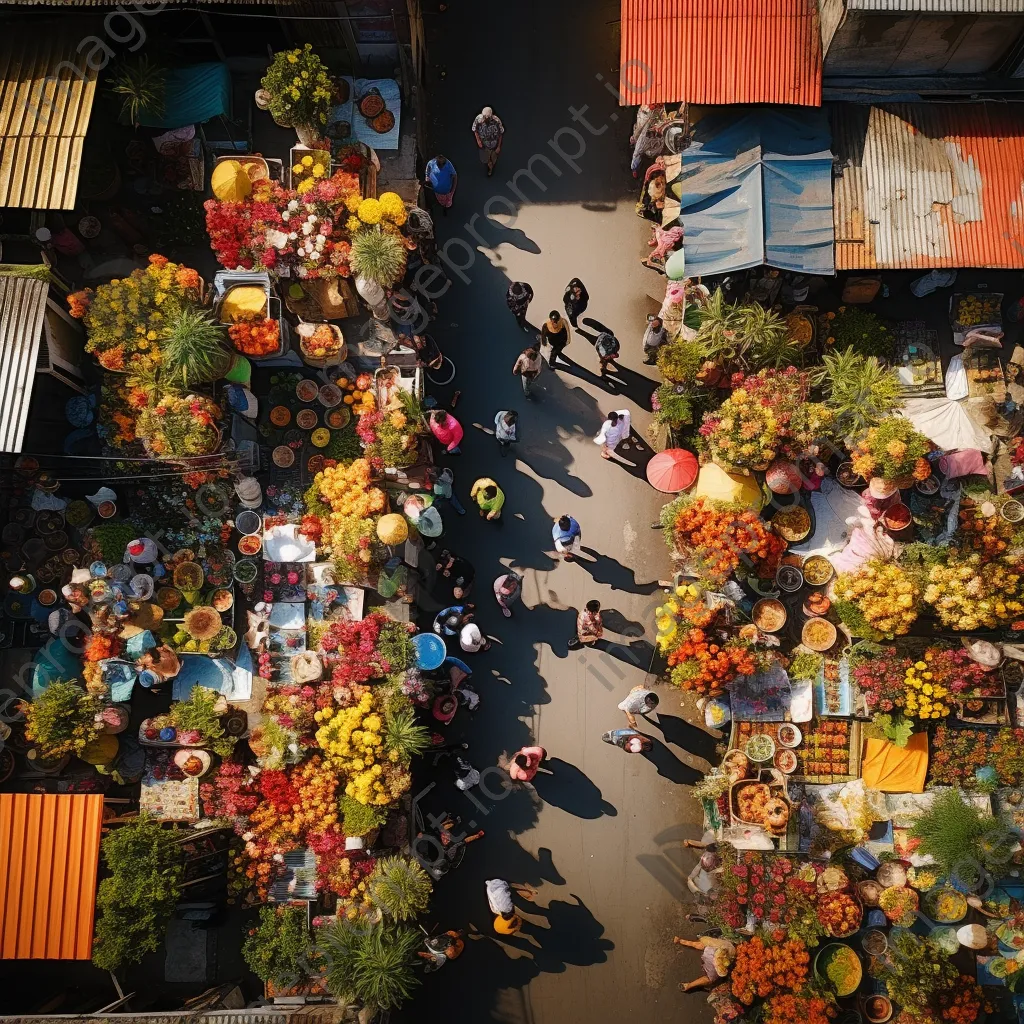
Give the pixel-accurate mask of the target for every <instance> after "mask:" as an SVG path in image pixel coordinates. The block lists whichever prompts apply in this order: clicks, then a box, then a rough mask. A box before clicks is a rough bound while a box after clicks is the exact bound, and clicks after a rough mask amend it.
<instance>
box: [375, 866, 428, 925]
mask: <svg viewBox="0 0 1024 1024" xmlns="http://www.w3.org/2000/svg"><path fill="white" fill-rule="evenodd" d="M433 888H434V886H433V883H432V882H431V881H430V875H428V874H427V873H426V871H424V870H423V868H421V867H420V865H419V864H418V863H417V862H416V861H414V860H409V859H408V858H406V857H383V858H381V859H380V860H378V861H377V864H376V867H374V869H373V874H372V875H370V882H369V886H368V888H367V895H368V896H369V897H370V902H371V903H372V904H373V905H374V906H375V907H378V908H379V909H380V910H382V911H383V912H384V913H385V914H387V915H388V917H393V918H394V919H395V920H396V921H408V920H410V919H411V918H414V917H415V916H416V915H417V914H422V913H423V911H425V910H426V909H427V905H428V903H429V902H430V894H431V892H432V891H433Z"/></svg>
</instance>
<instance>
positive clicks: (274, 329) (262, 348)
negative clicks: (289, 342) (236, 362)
mask: <svg viewBox="0 0 1024 1024" xmlns="http://www.w3.org/2000/svg"><path fill="white" fill-rule="evenodd" d="M228 337H229V338H230V339H231V343H232V344H233V345H234V346H235V348H236V349H237V350H238V351H239V352H241V353H242V354H243V355H246V356H256V357H259V356H267V355H270V354H271V353H272V352H276V351H277V349H278V347H279V346H280V344H281V328H280V325H279V324H278V322H277V321H276V320H270V319H269V318H266V317H261V316H254V317H252V319H249V320H241V321H239V322H238V323H234V324H232V325H231V326H230V327H229V328H228Z"/></svg>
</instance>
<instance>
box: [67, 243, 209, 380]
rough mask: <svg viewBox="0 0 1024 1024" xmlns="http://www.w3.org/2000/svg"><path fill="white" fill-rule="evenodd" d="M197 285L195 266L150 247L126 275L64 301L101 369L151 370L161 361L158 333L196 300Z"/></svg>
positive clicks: (197, 295) (76, 293) (197, 277)
mask: <svg viewBox="0 0 1024 1024" xmlns="http://www.w3.org/2000/svg"><path fill="white" fill-rule="evenodd" d="M201 289H202V281H201V279H200V277H199V274H198V273H197V272H196V271H195V270H192V269H191V268H190V267H184V266H180V265H179V264H177V263H171V262H170V261H169V260H168V259H167V257H166V256H161V255H159V254H157V253H154V254H153V255H151V256H150V257H149V263H148V265H147V266H146V267H144V268H139V269H136V270H133V271H132V272H131V274H129V275H128V276H127V277H124V278H115V279H114V280H112V281H110V282H108V283H107V284H101V285H100V286H99V287H97V288H96V289H95V290H93V289H91V288H86V289H84V290H83V291H80V292H75V293H73V294H72V295H70V296H69V297H68V306H69V308H70V311H71V315H72V316H74V317H76V318H77V319H80V320H81V321H82V322H83V323H84V325H85V331H86V343H85V350H86V352H91V353H93V354H94V355H95V356H96V358H97V360H98V361H99V363H100V365H101V366H102V367H103V368H104V369H106V370H115V371H128V370H151V369H154V368H156V367H158V366H159V365H160V361H161V360H160V345H159V341H158V339H159V338H160V336H161V333H162V332H163V330H164V328H165V327H166V325H167V323H168V321H169V320H171V319H172V318H173V317H174V315H175V314H176V313H177V312H179V311H180V310H181V309H182V308H184V307H185V306H188V305H194V304H198V303H199V302H200V301H201V299H202V295H201Z"/></svg>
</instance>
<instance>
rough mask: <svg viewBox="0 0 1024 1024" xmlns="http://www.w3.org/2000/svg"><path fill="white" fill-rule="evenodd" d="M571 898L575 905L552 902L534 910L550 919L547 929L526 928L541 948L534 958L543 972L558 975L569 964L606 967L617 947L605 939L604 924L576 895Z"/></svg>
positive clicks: (565, 902) (535, 949)
mask: <svg viewBox="0 0 1024 1024" xmlns="http://www.w3.org/2000/svg"><path fill="white" fill-rule="evenodd" d="M569 895H570V896H572V898H573V899H574V900H575V901H576V902H575V903H570V902H569V901H568V900H552V901H551V902H550V903H549V904H548V905H547V906H546V907H536V908H535V910H536V914H537V915H539V916H543V917H545V918H546V919H547V924H548V926H547V928H538V927H537V926H536V925H533V924H532V923H531V924H529V925H524V931H526V929H527V928H529V934H530V935H531V936H532V937H533V938H535V939H536V940H537V943H538V946H539V948H536V947H534V950H533V956H534V962H535V963H536V964H537V966H538V967H539V969H540V970H541V971H544V972H550V973H559V972H561V971H563V970H565V965H566V964H573V965H574V966H576V967H590V966H592V965H593V964H603V963H604V962H605V961H606V960H607V959H608V953H609V952H610V951H611V950H613V949H614V948H615V943H614V942H612V940H611V939H608V938H605V937H604V925H602V924H601V922H600V921H598V920H597V918H595V917H594V915H593V914H592V913H591V912H590V909H589V908H588V907H587V905H586V904H585V903H584V902H583V900H581V899H580V898H579V896H577V895H576V894H575V893H570V894H569Z"/></svg>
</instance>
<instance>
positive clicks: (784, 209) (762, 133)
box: [664, 107, 835, 277]
mask: <svg viewBox="0 0 1024 1024" xmlns="http://www.w3.org/2000/svg"><path fill="white" fill-rule="evenodd" d="M830 142H831V136H830V133H829V128H828V121H827V120H826V118H825V115H824V114H823V113H822V112H821V111H819V110H801V111H800V112H799V114H795V113H790V112H789V111H787V110H782V109H779V108H771V107H739V108H732V109H730V110H723V111H715V112H713V113H711V114H708V115H707V116H706V117H704V118H703V119H702V120H700V121H698V122H697V125H696V127H695V130H694V140H693V143H692V144H691V146H690V147H689V148H688V149H686V150H685V151H684V152H683V154H682V156H681V157H678V158H676V159H675V160H674V161H671V162H669V161H666V164H667V172H668V174H667V177H668V182H669V196H670V197H672V196H674V197H676V199H677V200H678V205H677V204H675V203H673V202H672V201H671V198H670V200H669V202H668V203H666V208H665V216H664V223H665V224H666V226H667V225H668V224H671V223H675V222H676V221H679V222H681V223H682V225H683V229H684V232H685V234H684V236H683V248H684V250H685V253H686V273H687V276H689V277H698V276H707V275H710V274H725V273H729V272H730V271H735V270H742V269H744V268H746V267H757V266H760V265H761V264H768V265H770V266H773V267H778V268H780V269H782V270H794V271H799V272H801V273H806V274H834V273H835V256H834V248H835V247H834V240H835V237H834V231H833V224H832V153H831V151H830V149H829V146H830Z"/></svg>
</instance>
